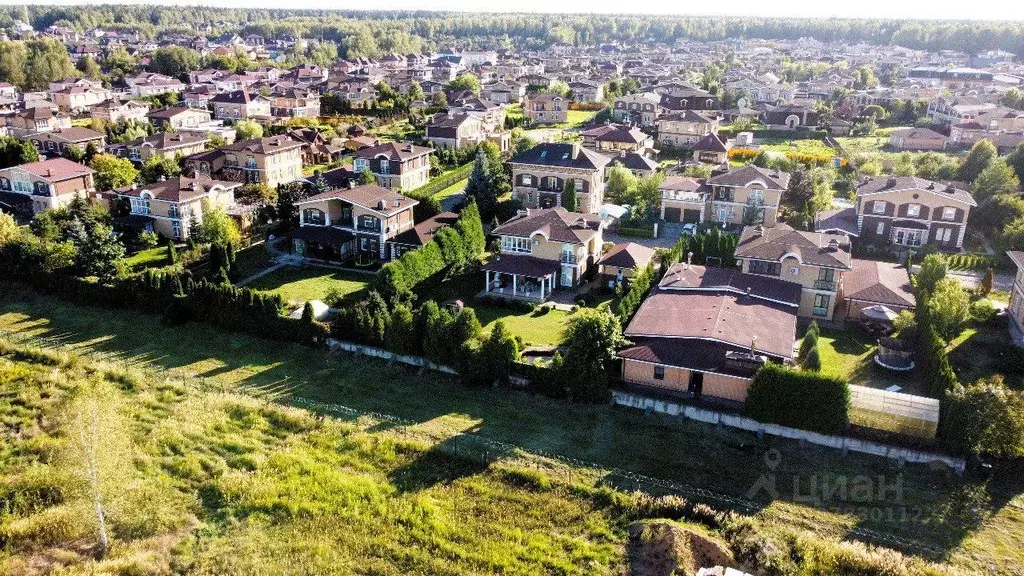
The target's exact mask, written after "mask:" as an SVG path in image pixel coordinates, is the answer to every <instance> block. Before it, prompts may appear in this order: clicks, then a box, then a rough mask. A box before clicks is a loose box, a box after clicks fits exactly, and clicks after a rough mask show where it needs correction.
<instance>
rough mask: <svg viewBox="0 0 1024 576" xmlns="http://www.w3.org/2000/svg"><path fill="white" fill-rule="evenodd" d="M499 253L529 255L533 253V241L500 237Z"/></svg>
mask: <svg viewBox="0 0 1024 576" xmlns="http://www.w3.org/2000/svg"><path fill="white" fill-rule="evenodd" d="M501 251H502V252H520V253H523V254H530V253H532V252H533V241H532V240H530V239H529V238H519V237H517V236H502V237H501Z"/></svg>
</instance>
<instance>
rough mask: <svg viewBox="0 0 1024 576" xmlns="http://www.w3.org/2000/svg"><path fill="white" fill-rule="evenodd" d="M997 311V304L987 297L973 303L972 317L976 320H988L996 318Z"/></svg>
mask: <svg viewBox="0 0 1024 576" xmlns="http://www.w3.org/2000/svg"><path fill="white" fill-rule="evenodd" d="M996 312H997V310H996V307H995V305H993V304H992V301H991V300H989V299H987V298H983V299H981V300H978V301H977V302H972V303H971V318H973V319H974V321H975V322H979V323H985V322H988V321H990V320H992V319H993V318H995V316H996Z"/></svg>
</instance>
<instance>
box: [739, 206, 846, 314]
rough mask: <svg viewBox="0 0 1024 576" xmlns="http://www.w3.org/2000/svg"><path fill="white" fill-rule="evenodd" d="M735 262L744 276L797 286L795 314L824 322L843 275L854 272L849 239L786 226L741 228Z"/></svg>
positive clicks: (830, 309) (832, 306) (838, 291)
mask: <svg viewBox="0 0 1024 576" xmlns="http://www.w3.org/2000/svg"><path fill="white" fill-rule="evenodd" d="M736 260H737V261H739V262H740V264H741V269H742V270H743V272H744V273H745V274H751V275H757V276H765V277H768V278H777V279H781V280H785V281H786V282H790V283H794V284H796V285H797V286H799V287H800V290H801V296H800V299H799V309H798V311H797V314H798V315H799V316H802V317H807V318H820V319H823V320H831V319H832V315H833V313H834V311H835V306H836V301H837V299H838V297H837V296H838V294H839V293H840V291H841V289H842V283H843V274H844V273H846V272H849V271H850V270H852V269H853V267H852V258H851V256H850V238H849V237H847V236H844V235H841V234H823V233H821V232H805V231H803V230H795V229H793V228H791V227H790V226H787V225H785V224H778V225H776V226H772V227H765V226H761V225H758V226H747V227H746V228H744V229H743V233H742V234H740V240H739V243H738V244H737V245H736Z"/></svg>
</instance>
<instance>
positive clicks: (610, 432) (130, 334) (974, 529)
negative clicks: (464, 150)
mask: <svg viewBox="0 0 1024 576" xmlns="http://www.w3.org/2000/svg"><path fill="white" fill-rule="evenodd" d="M0 329H4V330H13V331H16V332H19V333H26V334H33V335H38V336H53V337H58V338H59V340H60V342H62V343H64V344H65V345H68V346H70V347H73V348H76V349H80V350H96V351H102V352H104V353H108V354H116V355H119V356H120V357H123V358H125V359H130V360H132V361H134V362H140V363H147V364H149V365H152V366H153V367H155V368H158V369H160V370H166V371H168V372H170V373H171V374H172V375H185V376H201V377H203V378H205V379H206V380H207V381H209V382H210V383H211V384H216V385H220V386H223V387H224V389H225V391H239V392H243V393H245V394H260V395H262V394H272V395H273V396H274V397H275V398H276V399H277V400H278V401H279V402H282V403H289V402H293V401H294V402H296V403H298V402H300V401H303V402H304V401H320V402H333V403H340V404H343V405H346V406H351V407H353V408H357V409H359V410H364V411H376V412H382V413H386V414H393V415H396V416H400V417H402V418H406V419H410V420H414V421H416V422H420V423H421V425H428V424H429V425H430V426H431V427H432V429H434V430H437V431H438V432H439V433H440V432H442V431H449V432H454V431H464V430H467V429H470V428H472V429H474V430H475V431H476V432H478V433H479V434H481V435H482V436H485V437H487V438H491V439H494V440H500V441H502V442H507V443H512V444H516V445H519V446H522V447H525V448H527V449H530V450H543V451H548V452H554V453H558V454H563V455H566V456H572V457H575V458H580V459H584V460H587V461H592V462H596V463H598V464H600V465H601V466H618V467H622V468H625V469H628V470H633V471H636V472H640V473H644V474H649V475H653V476H656V477H659V478H664V479H669V480H674V481H678V482H683V483H686V484H689V485H691V486H699V487H702V488H706V489H709V490H713V491H716V492H721V493H725V494H730V495H734V496H738V497H744V496H745V495H746V494H747V493H748V492H749V491H750V490H751V487H752V486H754V485H755V483H756V482H757V481H758V480H759V479H760V478H763V477H764V476H763V475H764V474H766V473H771V474H772V475H774V477H775V479H776V480H777V486H778V487H779V488H780V490H781V489H782V488H783V487H788V488H789V491H785V490H783V491H781V493H780V498H779V499H775V500H774V501H773V500H767V499H764V500H762V499H761V498H758V500H759V501H762V502H763V506H762V508H761V510H760V513H759V514H758V521H759V522H764V523H765V524H767V525H769V526H775V527H782V526H788V527H802V528H804V529H807V530H812V531H814V533H815V534H816V535H818V536H822V537H836V538H845V537H851V535H850V530H851V529H852V528H853V527H855V526H857V527H861V528H868V529H873V530H881V531H884V532H886V533H888V534H892V535H894V536H899V537H904V538H912V539H915V540H916V541H918V542H922V543H926V544H927V545H928V546H931V547H934V548H937V549H938V551H937V552H936V553H935V558H936V559H939V560H942V561H946V560H948V561H949V562H951V563H953V564H955V565H958V566H961V567H963V568H966V569H967V570H968V571H969V572H971V573H979V572H982V571H987V565H988V564H990V563H991V564H994V565H995V566H996V567H997V568H998V569H999V570H1001V571H1003V573H1013V570H1015V569H1016V568H1017V567H1019V566H1021V565H1024V548H1022V547H1020V546H1019V545H1018V544H1017V543H1019V542H1020V541H1021V540H1022V539H1024V513H1022V512H1021V511H1022V510H1024V497H1021V496H1020V494H1022V491H1024V486H1020V485H1019V484H1020V481H1019V478H1017V479H1015V477H1013V476H1012V475H1007V476H1005V477H1004V476H1001V475H997V479H995V480H992V481H990V482H989V483H988V484H987V487H986V486H981V487H973V486H967V485H965V484H964V483H963V481H962V480H961V479H958V478H956V477H955V476H953V475H951V474H946V473H943V472H941V471H938V470H934V469H932V468H929V467H927V466H919V465H913V464H908V465H906V466H904V467H902V468H894V467H893V466H892V465H891V464H890V462H889V461H887V460H885V459H882V458H875V457H869V456H865V455H860V454H856V453H849V454H846V455H844V454H843V453H842V452H839V451H835V450H830V449H827V448H823V447H814V446H800V444H799V443H797V442H790V441H786V440H782V439H777V438H776V439H769V438H765V439H763V440H760V439H758V438H757V437H756V436H755V435H754V434H749V433H745V432H739V431H736V430H731V429H728V428H723V429H716V428H715V427H713V426H706V425H703V424H699V423H696V422H692V421H682V420H679V419H668V418H659V417H651V416H645V415H644V413H643V412H642V411H637V410H630V409H615V408H610V407H608V406H606V405H583V404H573V403H565V402H558V401H553V400H548V399H545V398H542V397H537V396H532V395H527V394H523V393H522V392H518V391H507V390H501V389H499V390H491V389H487V390H479V389H473V388H467V387H464V386H460V385H459V384H457V382H456V381H455V380H454V379H450V378H446V377H441V376H438V375H434V374H424V375H422V376H417V374H416V371H415V370H409V369H406V368H403V367H401V366H399V365H388V364H387V363H386V362H383V361H378V360H374V359H369V358H363V357H355V356H350V355H331V354H326V353H324V352H322V351H319V350H312V349H308V348H305V347H303V346H299V345H289V344H282V343H280V342H274V341H270V340H263V339H260V338H253V337H249V336H245V335H240V334H233V333H226V332H222V331H219V330H217V329H214V328H212V327H209V326H206V325H203V324H187V325H184V326H177V327H165V326H163V325H162V324H161V323H160V318H159V316H149V315H144V314H138V313H136V312H131V311H120V310H111V309H99V308H89V307H78V306H74V305H70V304H67V303H64V302H60V301H58V300H55V299H52V298H48V297H41V296H36V295H33V294H31V293H29V292H27V291H25V290H23V289H20V288H18V287H16V286H13V285H9V284H8V285H4V286H3V290H0ZM769 449H772V450H778V453H779V454H778V455H779V458H777V460H774V462H775V463H776V464H775V465H773V467H772V468H771V470H770V471H769V470H768V469H767V468H765V466H764V465H763V464H762V462H763V459H764V456H765V454H766V453H767V451H768V450H769ZM741 464H742V465H741ZM879 475H882V476H885V478H886V486H891V485H892V483H893V482H899V483H900V485H901V486H902V491H901V496H902V499H901V501H899V502H893V501H891V500H890V499H886V500H885V501H881V499H878V500H875V499H872V500H870V501H857V502H845V501H830V500H827V499H826V500H825V501H824V502H825V503H824V504H821V505H810V504H808V502H809V500H807V498H806V489H807V486H808V483H809V482H811V479H812V478H814V479H817V480H818V482H819V483H820V482H822V481H823V479H825V478H836V479H853V478H855V477H858V478H859V477H870V478H877V477H878V476H879ZM894 475H895V476H894ZM796 481H798V482H799V485H800V494H799V495H801V496H803V500H802V501H801V502H794V501H792V500H791V499H792V497H793V496H794V495H793V493H792V487H793V486H794V482H796ZM630 489H632V487H630ZM466 501H470V502H471V501H472V498H467V500H466ZM709 503H712V504H715V503H714V502H709ZM718 505H719V506H721V502H718ZM901 511H904V512H905V515H901ZM271 541H277V540H271ZM517 573H523V572H517Z"/></svg>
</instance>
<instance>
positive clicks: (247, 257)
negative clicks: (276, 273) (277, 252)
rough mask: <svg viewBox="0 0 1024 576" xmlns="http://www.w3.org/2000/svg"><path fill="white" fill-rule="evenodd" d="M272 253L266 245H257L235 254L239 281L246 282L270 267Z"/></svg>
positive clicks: (235, 266)
mask: <svg viewBox="0 0 1024 576" xmlns="http://www.w3.org/2000/svg"><path fill="white" fill-rule="evenodd" d="M271 264H272V262H271V261H270V252H268V251H267V247H266V245H265V244H257V245H256V246H252V247H250V248H246V249H245V250H239V251H238V252H237V253H235V265H234V273H235V276H236V277H237V278H238V279H239V280H244V279H245V278H248V277H250V276H252V275H253V274H256V273H257V272H260V271H262V270H265V269H266V268H268V267H270V265H271Z"/></svg>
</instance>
